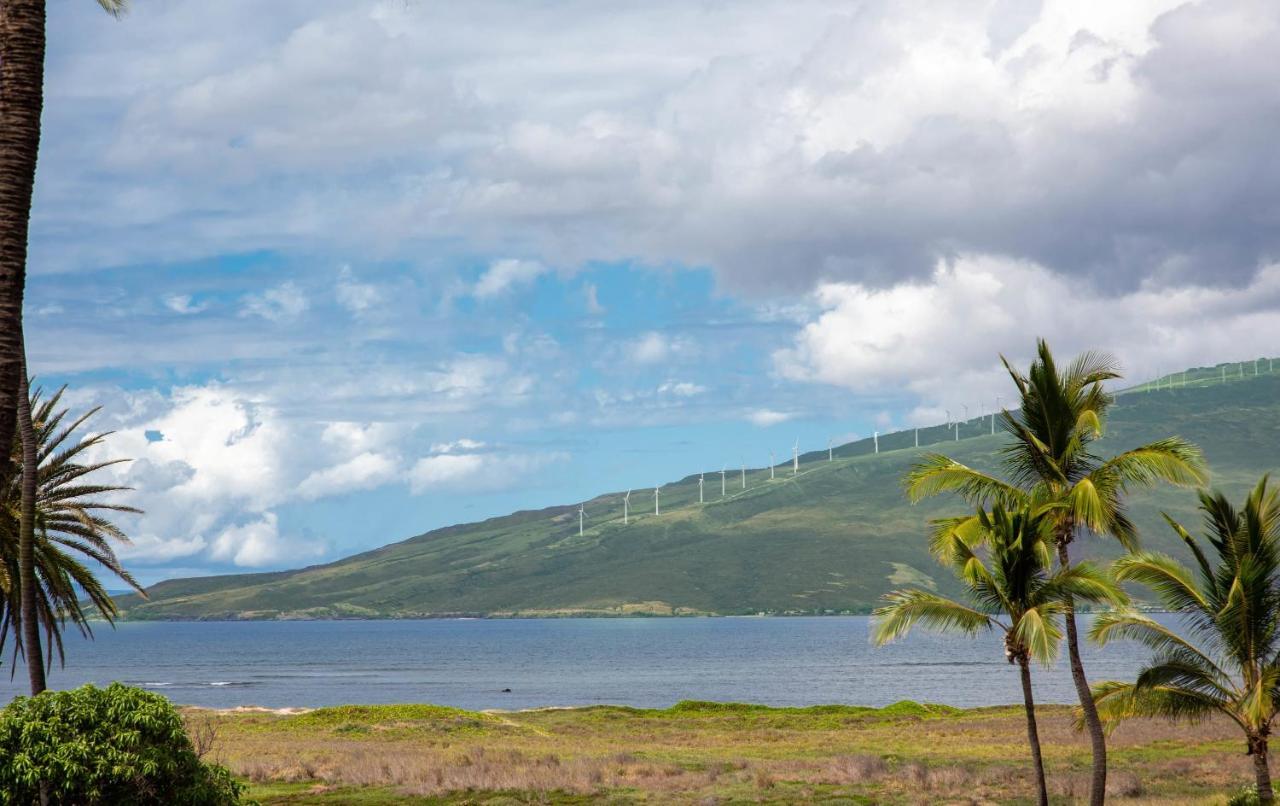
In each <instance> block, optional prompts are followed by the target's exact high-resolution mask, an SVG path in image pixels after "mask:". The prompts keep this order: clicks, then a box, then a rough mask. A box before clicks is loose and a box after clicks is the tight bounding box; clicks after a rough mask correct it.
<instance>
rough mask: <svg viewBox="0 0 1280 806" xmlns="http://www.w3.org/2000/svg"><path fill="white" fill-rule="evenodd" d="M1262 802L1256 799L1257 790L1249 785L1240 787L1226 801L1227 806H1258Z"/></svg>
mask: <svg viewBox="0 0 1280 806" xmlns="http://www.w3.org/2000/svg"><path fill="white" fill-rule="evenodd" d="M1261 802H1262V801H1261V800H1260V799H1259V798H1258V788H1257V787H1256V786H1253V785H1252V784H1250V785H1249V786H1246V787H1241V788H1240V790H1239V791H1237V792H1236V793H1235V794H1234V795H1232V796H1231V797H1230V798H1229V799H1228V800H1227V806H1258V804H1260V803H1261Z"/></svg>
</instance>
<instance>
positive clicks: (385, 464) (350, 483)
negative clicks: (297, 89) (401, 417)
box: [298, 451, 397, 499]
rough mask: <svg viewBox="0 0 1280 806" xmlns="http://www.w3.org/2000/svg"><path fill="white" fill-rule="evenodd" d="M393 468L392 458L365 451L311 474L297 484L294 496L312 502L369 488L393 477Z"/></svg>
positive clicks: (393, 459) (394, 463) (395, 467)
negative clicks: (311, 500)
mask: <svg viewBox="0 0 1280 806" xmlns="http://www.w3.org/2000/svg"><path fill="white" fill-rule="evenodd" d="M396 469H397V462H396V459H395V457H393V456H389V455H386V454H381V453H373V452H371V451H366V452H364V453H362V454H360V455H358V456H353V457H351V458H350V459H348V460H347V461H345V462H340V463H339V464H336V465H333V466H331V467H326V468H324V469H323V470H317V471H315V472H313V473H311V474H310V475H308V476H307V477H306V478H305V479H303V480H302V483H301V484H299V485H298V494H299V495H301V496H302V497H303V498H304V499H316V498H323V497H324V496H327V495H335V494H346V493H353V492H358V491H360V490H369V489H373V488H374V487H379V486H381V485H383V484H385V483H387V482H388V481H391V480H392V479H393V478H395V476H396Z"/></svg>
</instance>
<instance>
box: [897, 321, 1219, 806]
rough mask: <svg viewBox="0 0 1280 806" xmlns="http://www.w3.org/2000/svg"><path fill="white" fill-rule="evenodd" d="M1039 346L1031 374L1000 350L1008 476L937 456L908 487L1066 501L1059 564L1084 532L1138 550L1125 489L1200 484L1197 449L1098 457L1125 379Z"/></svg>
mask: <svg viewBox="0 0 1280 806" xmlns="http://www.w3.org/2000/svg"><path fill="white" fill-rule="evenodd" d="M1036 353H1037V357H1036V359H1035V360H1034V361H1032V362H1031V368H1030V370H1029V371H1028V372H1027V373H1026V374H1025V375H1024V374H1022V373H1021V372H1019V371H1018V370H1017V369H1015V368H1014V367H1013V366H1012V365H1010V364H1009V362H1008V361H1007V360H1005V359H1004V358H1003V357H1002V358H1001V360H1002V361H1003V362H1004V366H1005V369H1006V370H1007V371H1008V373H1009V377H1010V378H1012V379H1013V383H1014V385H1015V386H1016V387H1017V390H1018V396H1019V401H1018V403H1019V408H1018V409H1017V410H1015V411H1008V410H1006V411H1004V412H1002V413H1001V415H1000V418H1001V423H1002V425H1003V428H1004V430H1005V431H1006V432H1008V433H1009V434H1010V435H1011V437H1012V439H1011V441H1010V442H1009V444H1008V445H1007V446H1006V447H1005V448H1004V449H1003V451H1002V464H1003V466H1004V469H1005V470H1006V472H1007V474H1008V479H1007V480H1005V479H1001V478H998V477H996V476H994V475H991V474H988V473H983V472H981V471H979V470H975V469H974V468H971V467H967V466H965V465H963V464H961V463H960V462H956V461H955V460H953V459H949V458H948V457H946V456H942V455H939V454H931V455H928V456H926V457H925V458H924V459H923V460H922V461H921V462H919V463H918V464H916V465H915V467H913V468H912V470H911V471H910V472H909V473H908V475H907V477H906V479H905V485H906V488H907V494H908V495H909V496H910V498H911V499H912V500H913V501H919V500H920V499H922V498H924V497H926V496H929V495H935V494H937V493H942V492H954V493H958V494H959V495H960V496H961V497H963V498H964V499H966V500H967V501H968V502H969V503H970V504H971V505H976V506H978V507H983V506H986V505H988V504H989V503H991V502H993V501H996V502H1002V503H1004V504H1005V505H1006V506H1016V505H1020V504H1019V502H1025V501H1026V500H1028V498H1029V497H1032V496H1035V497H1043V498H1044V499H1045V500H1051V501H1055V502H1057V503H1058V504H1060V505H1061V506H1060V507H1059V508H1058V509H1056V510H1055V513H1054V515H1053V518H1054V521H1055V523H1054V528H1053V543H1054V549H1055V551H1056V553H1057V556H1058V562H1059V564H1060V565H1061V566H1062V567H1063V568H1069V567H1070V566H1071V556H1070V550H1069V547H1070V545H1071V544H1072V543H1073V542H1074V541H1075V539H1076V537H1077V535H1078V534H1079V533H1080V532H1081V531H1084V532H1092V533H1094V534H1099V535H1110V536H1111V537H1114V538H1115V539H1116V540H1118V541H1119V542H1120V544H1121V545H1122V546H1124V547H1125V548H1126V549H1134V548H1136V547H1137V542H1138V535H1137V530H1136V528H1135V527H1134V525H1133V522H1132V521H1130V520H1129V517H1128V515H1127V513H1126V510H1125V500H1124V499H1125V495H1126V493H1128V492H1129V490H1131V489H1133V488H1140V487H1151V486H1154V485H1155V484H1157V483H1161V482H1164V483H1168V484H1175V485H1192V484H1199V483H1203V481H1204V464H1203V461H1202V459H1201V455H1200V451H1199V450H1198V449H1197V448H1196V447H1195V446H1193V445H1191V444H1190V443H1188V442H1186V441H1184V440H1182V439H1179V438H1177V437H1170V438H1168V439H1163V440H1158V441H1156V442H1152V443H1150V444H1147V445H1143V446H1141V447H1138V448H1134V449H1133V450H1128V451H1125V452H1123V453H1120V454H1118V455H1116V456H1113V457H1111V458H1109V459H1101V458H1099V457H1098V456H1096V455H1095V454H1094V453H1093V452H1092V446H1093V443H1094V442H1096V441H1097V440H1098V439H1099V438H1101V436H1102V433H1103V424H1104V423H1105V421H1106V413H1107V409H1108V408H1109V407H1110V406H1111V404H1112V402H1113V399H1112V397H1111V395H1109V394H1107V392H1106V390H1105V389H1104V388H1103V384H1104V383H1105V382H1106V381H1109V380H1113V379H1116V378H1119V377H1120V375H1119V372H1118V370H1117V369H1116V364H1115V361H1114V360H1113V359H1111V358H1109V357H1108V356H1106V355H1103V354H1101V353H1093V352H1086V353H1083V354H1081V355H1080V356H1078V357H1077V358H1076V359H1075V360H1074V361H1072V362H1071V363H1070V364H1069V365H1068V366H1067V367H1066V369H1065V370H1063V371H1059V369H1058V366H1057V363H1056V362H1055V361H1054V358H1053V353H1052V352H1051V351H1050V349H1049V345H1048V344H1046V343H1045V341H1044V340H1043V339H1041V340H1038V341H1037V343H1036ZM967 520H968V519H967V518H960V519H948V520H944V521H942V522H940V527H941V528H940V531H942V532H943V533H945V532H946V531H947V530H953V529H960V530H962V531H963V530H964V529H965V528H967V527H966V522H967ZM935 539H936V538H935ZM1063 620H1064V622H1065V625H1066V636H1067V654H1068V656H1069V659H1070V666H1071V680H1072V682H1073V683H1074V684H1075V688H1076V695H1077V696H1078V697H1079V698H1080V707H1081V709H1082V710H1083V712H1084V723H1085V726H1086V727H1087V729H1088V731H1089V739H1090V745H1091V747H1090V749H1091V751H1092V755H1093V776H1092V782H1091V785H1090V797H1089V801H1090V803H1091V804H1093V806H1099V804H1102V803H1103V802H1104V800H1105V798H1106V785H1107V744H1106V736H1105V734H1104V732H1103V728H1102V722H1101V720H1100V719H1099V717H1098V714H1097V711H1096V709H1095V707H1094V704H1093V696H1092V692H1091V690H1090V688H1089V681H1088V679H1087V678H1086V677H1085V672H1084V665H1083V664H1082V663H1081V661H1080V640H1079V635H1078V632H1077V629H1076V619H1075V608H1074V605H1073V604H1072V602H1071V601H1070V600H1068V601H1067V602H1066V611H1065V613H1064V619H1063Z"/></svg>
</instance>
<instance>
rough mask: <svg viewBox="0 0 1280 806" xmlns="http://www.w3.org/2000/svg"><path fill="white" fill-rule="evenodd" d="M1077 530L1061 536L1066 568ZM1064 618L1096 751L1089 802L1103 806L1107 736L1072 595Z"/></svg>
mask: <svg viewBox="0 0 1280 806" xmlns="http://www.w3.org/2000/svg"><path fill="white" fill-rule="evenodd" d="M1074 531H1075V527H1074V526H1068V527H1066V528H1065V529H1064V530H1063V531H1062V532H1060V533H1059V535H1058V563H1059V564H1060V565H1061V566H1062V567H1063V568H1068V567H1070V565H1071V558H1070V556H1069V554H1068V552H1067V546H1068V544H1070V543H1071V538H1072V536H1073V532H1074ZM1063 620H1064V621H1065V622H1066V623H1067V655H1068V657H1069V659H1070V662H1071V682H1073V683H1075V686H1076V696H1077V697H1079V698H1080V709H1081V711H1083V712H1084V724H1085V729H1086V730H1088V732H1089V744H1090V748H1091V749H1092V751H1093V779H1092V781H1091V783H1090V785H1089V804H1090V806H1102V804H1103V803H1105V802H1106V799H1107V737H1106V734H1104V733H1103V732H1102V720H1101V719H1099V718H1098V707H1097V705H1095V704H1094V702H1093V691H1092V690H1090V688H1089V680H1088V678H1086V677H1085V675H1084V664H1083V663H1081V662H1080V636H1079V633H1078V631H1077V630H1076V609H1075V604H1074V603H1073V602H1072V600H1071V598H1070V597H1067V601H1066V613H1065V618H1064V619H1063Z"/></svg>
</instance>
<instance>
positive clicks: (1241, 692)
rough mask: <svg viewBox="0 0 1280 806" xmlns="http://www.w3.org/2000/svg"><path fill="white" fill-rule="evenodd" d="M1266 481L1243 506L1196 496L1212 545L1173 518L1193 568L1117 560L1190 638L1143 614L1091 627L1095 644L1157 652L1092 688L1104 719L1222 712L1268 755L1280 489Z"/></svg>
mask: <svg viewBox="0 0 1280 806" xmlns="http://www.w3.org/2000/svg"><path fill="white" fill-rule="evenodd" d="M1267 481H1268V480H1267V478H1266V477H1264V478H1263V479H1262V480H1261V481H1260V482H1258V484H1257V486H1256V487H1254V489H1253V491H1252V492H1251V493H1250V494H1249V496H1248V498H1247V499H1246V501H1245V504H1244V507H1243V509H1241V510H1236V509H1235V508H1234V507H1233V506H1232V505H1231V503H1230V501H1229V499H1228V498H1227V497H1226V496H1225V495H1223V494H1221V493H1216V494H1210V493H1201V494H1200V509H1201V512H1202V514H1203V516H1204V523H1205V532H1206V534H1205V540H1204V542H1205V543H1207V545H1204V546H1202V545H1201V544H1200V541H1198V540H1197V539H1196V538H1195V537H1193V536H1192V535H1191V534H1190V533H1189V532H1188V531H1187V530H1186V529H1185V528H1183V527H1182V526H1181V525H1180V524H1178V523H1177V522H1176V521H1175V520H1173V519H1172V518H1170V519H1169V522H1170V525H1171V526H1172V527H1173V529H1174V532H1175V533H1176V534H1177V535H1178V537H1179V538H1180V539H1181V540H1182V541H1183V542H1184V543H1185V547H1186V549H1187V550H1188V551H1189V552H1190V553H1191V555H1192V557H1193V559H1194V561H1195V565H1194V567H1193V568H1188V567H1186V566H1184V565H1182V564H1181V563H1179V562H1178V561H1177V560H1175V559H1173V558H1172V557H1168V556H1165V555H1160V554H1154V553H1150V552H1143V553H1140V554H1134V555H1131V556H1128V557H1122V558H1120V559H1119V560H1117V561H1116V563H1115V573H1116V576H1117V577H1118V578H1119V579H1121V580H1125V581H1132V582H1137V583H1139V584H1142V585H1145V586H1146V587H1148V588H1150V589H1151V590H1152V592H1153V593H1154V594H1155V595H1156V597H1157V598H1158V600H1159V601H1160V603H1161V604H1162V605H1163V606H1164V607H1165V608H1166V609H1168V610H1171V611H1173V612H1176V613H1179V614H1180V615H1181V616H1182V617H1183V618H1184V619H1185V621H1186V624H1187V627H1188V631H1187V632H1188V635H1189V636H1190V639H1187V638H1183V637H1181V636H1179V635H1176V634H1174V633H1173V632H1171V631H1170V630H1168V629H1166V628H1164V627H1162V626H1160V625H1159V624H1157V623H1156V622H1155V621H1154V620H1152V619H1151V618H1148V617H1147V616H1145V615H1142V614H1141V613H1134V612H1116V613H1108V614H1105V615H1103V616H1101V617H1099V618H1098V619H1097V620H1096V621H1095V623H1094V626H1093V629H1092V632H1091V636H1092V637H1093V639H1094V640H1095V641H1097V642H1098V643H1100V644H1105V643H1107V642H1108V641H1111V640H1115V639H1117V638H1122V639H1127V640H1135V641H1139V642H1141V643H1143V644H1145V645H1146V646H1148V647H1149V648H1151V649H1152V650H1153V652H1154V653H1155V654H1154V656H1153V658H1152V659H1151V662H1150V663H1148V664H1147V665H1146V666H1145V667H1144V668H1143V669H1142V670H1141V672H1140V673H1139V674H1138V679H1137V680H1136V681H1134V682H1133V683H1115V682H1109V683H1100V684H1099V685H1097V686H1096V687H1095V689H1094V699H1095V701H1096V702H1097V703H1098V708H1099V712H1100V713H1101V714H1102V715H1103V716H1104V717H1106V718H1108V719H1109V720H1110V721H1112V722H1116V721H1119V720H1122V719H1125V718H1128V717H1133V716H1160V717H1166V718H1169V719H1181V720H1189V721H1195V720H1199V719H1203V718H1204V717H1206V716H1207V715H1209V714H1211V713H1213V712H1215V711H1216V712H1219V713H1222V714H1224V715H1226V716H1227V717H1229V718H1230V719H1231V720H1232V721H1234V722H1235V723H1236V724H1237V725H1239V726H1240V728H1241V729H1242V730H1243V732H1244V733H1245V736H1246V738H1247V739H1248V747H1249V751H1250V752H1256V751H1259V748H1261V752H1265V740H1266V737H1267V736H1268V735H1269V734H1270V733H1271V725H1272V723H1273V721H1274V720H1275V718H1276V716H1277V713H1280V699H1278V696H1277V694H1278V690H1280V493H1277V491H1276V490H1273V489H1268V484H1267ZM1259 743H1261V744H1259Z"/></svg>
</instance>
